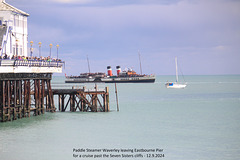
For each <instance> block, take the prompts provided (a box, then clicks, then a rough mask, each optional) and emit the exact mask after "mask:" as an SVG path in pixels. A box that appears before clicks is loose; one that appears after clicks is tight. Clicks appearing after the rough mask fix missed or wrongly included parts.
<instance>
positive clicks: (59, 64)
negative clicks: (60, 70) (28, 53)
mask: <svg viewBox="0 0 240 160" xmlns="http://www.w3.org/2000/svg"><path fill="white" fill-rule="evenodd" d="M0 66H28V67H63V66H64V67H65V62H63V61H45V60H9V59H1V60H0Z"/></svg>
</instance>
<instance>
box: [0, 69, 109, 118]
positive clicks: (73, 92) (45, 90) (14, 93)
mask: <svg viewBox="0 0 240 160" xmlns="http://www.w3.org/2000/svg"><path fill="white" fill-rule="evenodd" d="M51 79H52V73H8V74H6V73H1V74H0V93H1V94H0V121H1V122H6V121H13V120H17V119H21V118H23V117H30V116H31V115H33V116H38V115H41V114H44V113H45V112H52V113H54V112H56V111H57V108H56V107H55V104H54V96H57V98H58V111H61V112H65V111H70V112H76V111H80V112H108V111H109V89H108V87H106V88H105V89H98V88H97V86H95V88H94V89H86V88H85V87H83V88H74V87H73V88H72V89H61V88H60V89H52V86H51ZM31 113H32V114H31Z"/></svg>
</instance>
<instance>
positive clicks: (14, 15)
mask: <svg viewBox="0 0 240 160" xmlns="http://www.w3.org/2000/svg"><path fill="white" fill-rule="evenodd" d="M28 16H29V14H28V13H26V12H24V11H22V10H20V9H17V8H15V7H13V6H12V5H10V4H8V3H6V2H5V0H0V48H1V56H3V55H4V54H6V55H8V56H10V57H12V56H13V55H17V56H27V38H28V27H27V18H28Z"/></svg>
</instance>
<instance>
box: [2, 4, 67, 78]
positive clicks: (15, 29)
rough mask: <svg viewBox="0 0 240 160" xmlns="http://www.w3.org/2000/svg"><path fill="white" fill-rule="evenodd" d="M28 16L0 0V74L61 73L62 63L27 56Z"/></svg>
mask: <svg viewBox="0 0 240 160" xmlns="http://www.w3.org/2000/svg"><path fill="white" fill-rule="evenodd" d="M28 16H29V14H28V13H26V12H24V11H22V10H20V9H17V8H15V7H13V6H12V5H10V4H8V3H7V2H5V0H0V73H61V72H62V66H63V65H64V62H62V61H60V60H53V59H49V58H48V59H46V58H45V59H42V58H41V59H40V58H37V59H36V58H35V59H33V58H32V57H30V56H29V55H28V25H27V18H28ZM29 50H30V48H29ZM28 56H29V57H28Z"/></svg>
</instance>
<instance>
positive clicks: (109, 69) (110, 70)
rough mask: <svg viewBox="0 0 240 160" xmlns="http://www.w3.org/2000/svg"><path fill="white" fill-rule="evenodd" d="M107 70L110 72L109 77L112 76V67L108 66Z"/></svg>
mask: <svg viewBox="0 0 240 160" xmlns="http://www.w3.org/2000/svg"><path fill="white" fill-rule="evenodd" d="M107 70H108V76H112V75H113V74H112V67H111V66H107Z"/></svg>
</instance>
